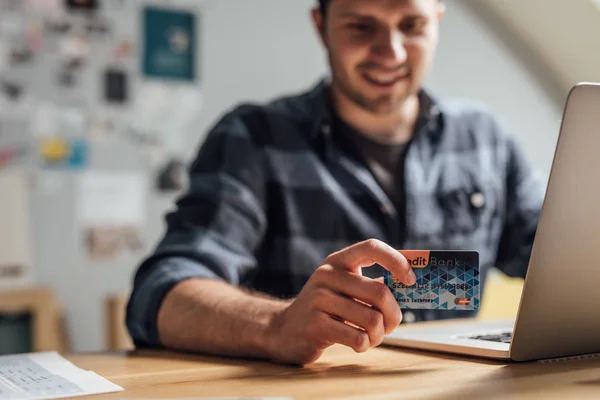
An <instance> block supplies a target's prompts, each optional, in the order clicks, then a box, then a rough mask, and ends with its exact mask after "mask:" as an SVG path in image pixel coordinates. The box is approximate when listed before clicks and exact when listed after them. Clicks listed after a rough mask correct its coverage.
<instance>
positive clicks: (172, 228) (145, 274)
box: [126, 110, 266, 347]
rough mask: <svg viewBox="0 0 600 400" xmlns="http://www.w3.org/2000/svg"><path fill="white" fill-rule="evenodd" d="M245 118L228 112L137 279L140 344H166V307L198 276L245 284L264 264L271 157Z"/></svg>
mask: <svg viewBox="0 0 600 400" xmlns="http://www.w3.org/2000/svg"><path fill="white" fill-rule="evenodd" d="M240 114H242V113H241V112H240V111H239V110H235V111H234V112H232V113H230V114H227V115H226V116H224V117H223V118H222V119H221V120H220V121H219V122H218V123H217V124H216V125H215V126H214V127H213V128H212V130H211V131H210V132H209V133H208V135H207V137H206V140H205V141H204V143H203V145H202V146H201V148H200V151H199V153H198V155H197V157H196V159H195V160H194V162H193V163H192V165H191V167H190V170H189V188H188V191H187V193H186V194H185V195H183V196H182V197H181V198H180V199H179V200H178V201H177V203H176V208H175V210H174V211H173V212H170V213H168V214H167V216H166V233H165V235H164V237H163V238H162V240H161V241H160V243H159V244H158V246H157V248H156V250H155V251H154V253H153V254H151V255H150V256H149V257H148V258H146V259H145V260H144V261H143V262H142V264H141V265H140V266H139V268H138V270H137V272H136V274H135V277H134V282H133V290H132V293H131V296H130V299H129V303H128V305H127V317H126V324H127V328H128V330H129V333H130V335H131V337H132V339H133V342H134V344H135V345H136V346H137V347H160V346H161V343H160V339H159V335H158V329H157V316H158V310H159V308H160V306H161V303H162V301H163V299H164V297H165V295H166V294H167V292H168V291H169V290H170V289H171V288H172V287H173V286H174V285H176V284H177V283H179V282H182V281H184V280H186V279H190V278H208V279H221V280H223V281H226V282H229V283H231V284H233V285H237V284H239V283H240V281H241V280H243V277H244V275H245V274H247V273H249V272H251V271H252V270H253V269H255V268H256V267H257V261H256V258H255V256H254V254H255V251H256V249H257V247H258V246H259V245H260V243H261V241H262V237H263V234H264V231H265V225H266V222H265V219H266V217H265V211H264V200H265V199H264V190H263V189H264V187H265V168H264V166H265V162H264V152H263V151H262V149H261V148H260V146H258V145H257V143H256V141H255V140H253V139H252V137H251V135H250V133H249V130H248V126H247V124H246V123H245V122H244V118H243V115H240Z"/></svg>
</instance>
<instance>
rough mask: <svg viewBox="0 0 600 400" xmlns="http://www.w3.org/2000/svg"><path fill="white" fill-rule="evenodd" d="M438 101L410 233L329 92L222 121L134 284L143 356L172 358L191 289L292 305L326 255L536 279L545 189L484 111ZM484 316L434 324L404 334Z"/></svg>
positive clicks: (412, 151)
mask: <svg viewBox="0 0 600 400" xmlns="http://www.w3.org/2000/svg"><path fill="white" fill-rule="evenodd" d="M422 94H425V91H423V92H422ZM427 98H429V99H431V101H430V103H431V106H430V107H428V108H427V110H425V111H426V112H425V113H424V116H425V123H423V124H421V128H420V129H419V130H418V131H417V132H415V135H414V137H413V140H412V141H411V143H410V145H409V147H408V150H407V154H406V160H405V191H406V199H405V201H406V203H405V206H406V212H405V218H403V220H404V223H403V224H402V226H401V224H400V223H399V221H400V218H399V216H398V213H397V212H396V210H395V207H394V205H393V204H392V203H391V202H390V200H389V198H388V197H387V196H386V194H385V192H384V191H383V190H382V188H381V187H380V185H378V183H377V181H376V180H375V178H374V176H373V174H372V173H371V172H370V171H369V169H368V168H367V166H366V165H365V164H364V163H363V162H361V161H360V159H359V158H357V157H355V156H354V155H353V154H352V153H349V152H347V151H345V150H344V149H343V147H342V146H339V145H338V138H337V137H336V134H335V130H334V129H332V114H331V109H330V107H329V104H330V103H329V102H328V96H327V89H326V82H325V81H321V82H319V83H318V84H317V85H316V86H315V87H313V88H312V89H311V90H310V91H307V92H304V93H298V94H294V95H290V96H286V97H281V98H278V99H275V100H273V101H272V102H270V103H268V104H264V105H257V104H241V105H238V106H237V107H235V108H233V109H232V110H230V111H229V112H227V113H226V114H225V115H224V116H222V118H220V120H219V121H217V123H216V124H215V125H214V126H213V127H212V128H211V129H210V131H209V132H208V134H207V136H206V139H205V140H204V142H203V143H202V145H201V146H200V150H199V153H198V155H197V157H196V159H195V160H194V162H193V163H192V165H191V166H190V171H189V174H190V187H189V189H188V191H187V192H186V193H185V194H184V195H183V196H181V197H180V198H179V199H178V201H177V207H176V209H175V211H173V212H170V213H168V214H167V215H166V224H167V228H166V233H165V235H164V237H163V238H162V240H161V241H160V243H159V244H158V246H157V247H156V249H155V250H154V252H153V253H152V254H151V255H149V256H148V257H147V258H146V259H145V260H144V261H143V263H142V264H141V265H140V266H139V269H138V270H137V273H136V275H135V279H134V287H133V291H132V294H131V298H130V300H129V304H128V309H127V327H128V329H129V332H130V334H131V336H132V338H133V340H134V343H135V344H136V345H137V346H138V347H160V346H161V342H160V340H159V336H158V333H157V314H158V310H159V307H160V305H161V302H162V300H163V298H164V296H165V294H166V293H167V292H168V291H169V290H170V289H171V288H172V287H173V286H174V285H176V284H177V283H179V282H181V281H183V280H185V279H189V278H199V277H200V278H209V279H220V280H223V281H226V282H229V283H231V284H232V285H240V286H244V287H248V288H252V289H255V290H259V291H262V292H265V293H269V294H272V295H274V296H277V297H281V298H290V297H294V296H296V295H297V294H298V293H299V292H300V290H301V289H302V287H303V286H304V284H305V283H306V282H307V280H308V279H309V277H310V276H311V274H312V273H313V272H314V271H315V269H316V268H318V267H319V266H320V265H321V263H322V261H323V260H324V259H325V258H326V257H327V255H329V254H330V253H332V252H334V251H337V250H340V249H342V248H344V247H346V246H349V245H351V244H354V243H356V242H359V241H362V240H365V239H369V238H376V239H380V240H382V241H384V242H386V243H388V244H390V245H391V246H393V247H394V248H398V249H431V250H435V249H445V250H477V251H479V254H480V268H481V273H482V278H483V281H485V276H486V274H487V271H488V270H489V269H490V267H492V266H495V267H497V268H498V269H500V270H501V271H503V272H504V273H506V274H507V275H509V276H514V277H524V276H525V273H526V270H527V264H528V260H529V254H530V250H531V245H532V242H533V237H534V235H535V230H536V228H537V221H538V216H539V212H540V209H541V205H542V200H543V192H544V190H545V186H543V185H542V182H541V181H540V179H539V178H538V177H537V175H536V174H535V173H534V171H533V169H532V168H531V166H530V164H529V162H528V160H527V159H526V157H525V156H524V154H523V152H522V150H521V149H520V148H519V146H518V145H517V143H516V141H515V140H514V139H513V138H512V137H511V136H509V135H508V134H506V133H505V132H503V129H502V128H501V126H500V124H499V123H498V122H497V120H496V119H495V118H494V117H493V116H492V115H491V114H490V113H489V112H488V111H486V109H485V108H484V107H481V106H479V105H475V104H473V103H468V102H444V101H442V100H440V99H437V98H433V97H432V96H431V95H430V94H428V93H427ZM363 273H364V274H365V275H368V276H372V277H375V276H381V275H382V270H381V267H380V266H374V267H372V268H366V269H364V270H363ZM405 315H406V314H405ZM472 316H474V312H471V311H431V310H427V311H418V312H415V311H413V312H411V313H410V318H406V317H405V320H412V321H421V320H436V319H447V318H459V317H472Z"/></svg>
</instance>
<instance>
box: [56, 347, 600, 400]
mask: <svg viewBox="0 0 600 400" xmlns="http://www.w3.org/2000/svg"><path fill="white" fill-rule="evenodd" d="M66 358H68V359H69V360H71V361H72V362H73V363H74V364H76V365H77V366H79V367H81V368H84V369H87V370H92V371H95V372H96V373H98V374H100V375H102V376H103V377H105V378H107V379H108V380H110V381H112V382H113V383H115V384H117V385H119V386H122V387H124V388H125V391H123V392H119V393H113V394H106V395H99V396H92V397H86V399H142V398H148V399H150V398H155V399H156V398H163V399H165V398H202V397H234V396H245V397H250V396H255V397H257V396H260V397H263V396H264V397H267V396H269V397H274V396H285V397H289V398H293V399H345V400H350V399H352V400H354V399H356V400H358V399H428V400H438V399H439V400H442V399H461V400H464V399H508V398H510V399H533V398H543V399H554V398H557V399H558V398H560V399H563V398H572V399H584V398H590V399H600V358H595V359H582V360H569V361H560V362H554V363H540V362H533V363H525V364H515V363H508V364H507V363H500V362H495V361H488V360H479V359H474V358H464V357H454V356H448V355H440V354H435V353H425V352H415V351H408V350H402V349H398V348H386V347H379V348H374V349H371V350H369V351H368V352H366V353H363V354H356V353H354V352H353V351H352V350H351V349H347V348H345V347H342V346H334V347H331V348H330V349H329V350H328V351H326V353H325V354H324V356H323V357H322V358H321V359H320V360H319V361H318V362H316V363H314V364H311V365H309V366H305V367H293V366H281V365H276V364H271V363H267V362H256V361H250V360H240V359H228V358H219V357H207V356H202V355H185V354H178V353H168V352H161V351H133V352H121V353H97V354H74V355H68V356H67V357H66Z"/></svg>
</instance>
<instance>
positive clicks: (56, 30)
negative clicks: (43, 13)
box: [44, 15, 72, 34]
mask: <svg viewBox="0 0 600 400" xmlns="http://www.w3.org/2000/svg"><path fill="white" fill-rule="evenodd" d="M71 27H72V25H71V22H69V20H68V19H67V18H66V17H65V16H63V15H55V16H50V17H48V18H46V19H45V20H44V29H45V30H46V32H47V33H52V34H65V33H67V32H69V31H70V30H71Z"/></svg>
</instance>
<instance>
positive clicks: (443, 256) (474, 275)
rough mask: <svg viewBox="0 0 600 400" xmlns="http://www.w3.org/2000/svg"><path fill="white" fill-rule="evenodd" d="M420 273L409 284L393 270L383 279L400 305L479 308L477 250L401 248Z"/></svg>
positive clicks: (414, 269)
mask: <svg viewBox="0 0 600 400" xmlns="http://www.w3.org/2000/svg"><path fill="white" fill-rule="evenodd" d="M400 253H402V255H403V256H404V257H406V259H407V260H408V262H409V264H410V265H411V267H412V268H413V271H414V272H415V275H416V276H417V282H416V283H415V284H414V285H412V286H406V285H405V284H403V283H402V282H400V281H399V280H398V279H397V278H396V277H394V276H393V275H392V273H391V272H389V271H385V273H384V282H385V284H386V285H387V286H388V287H389V288H390V290H391V291H392V293H393V294H394V297H395V298H396V301H397V302H398V305H400V308H401V309H413V310H419V309H420V310H478V309H479V304H480V300H481V299H480V287H479V283H480V279H479V253H478V252H476V251H437V250H400Z"/></svg>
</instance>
